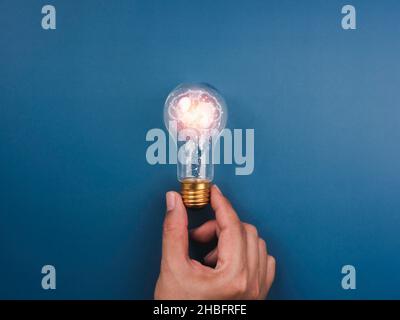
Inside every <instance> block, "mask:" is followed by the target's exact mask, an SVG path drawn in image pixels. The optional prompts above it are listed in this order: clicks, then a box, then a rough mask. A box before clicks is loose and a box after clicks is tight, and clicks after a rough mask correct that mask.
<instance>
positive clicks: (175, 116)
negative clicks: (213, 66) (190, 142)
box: [168, 90, 222, 132]
mask: <svg viewBox="0 0 400 320" xmlns="http://www.w3.org/2000/svg"><path fill="white" fill-rule="evenodd" d="M168 113H169V119H170V120H172V121H176V123H177V129H178V131H179V130H181V129H195V130H198V131H199V132H208V131H211V130H213V129H218V127H219V125H220V121H221V115H222V108H221V106H220V104H219V103H218V101H217V99H216V98H215V97H213V96H212V95H210V94H209V93H208V92H205V91H203V90H187V91H185V92H183V93H181V94H179V95H177V96H175V97H174V98H173V99H172V100H171V102H170V105H169V110H168Z"/></svg>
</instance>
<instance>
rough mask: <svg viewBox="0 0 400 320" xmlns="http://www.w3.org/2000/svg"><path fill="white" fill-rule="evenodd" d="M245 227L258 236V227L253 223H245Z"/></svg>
mask: <svg viewBox="0 0 400 320" xmlns="http://www.w3.org/2000/svg"><path fill="white" fill-rule="evenodd" d="M244 228H245V230H246V231H247V232H248V233H250V234H252V235H256V236H258V231H257V228H256V227H255V226H253V225H252V224H249V223H244Z"/></svg>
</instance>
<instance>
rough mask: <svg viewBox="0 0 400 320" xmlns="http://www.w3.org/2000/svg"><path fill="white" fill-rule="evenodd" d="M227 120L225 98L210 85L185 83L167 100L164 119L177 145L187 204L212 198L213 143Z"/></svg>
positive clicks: (196, 205)
mask: <svg viewBox="0 0 400 320" xmlns="http://www.w3.org/2000/svg"><path fill="white" fill-rule="evenodd" d="M226 119H227V109H226V104H225V100H224V98H223V97H222V96H221V95H220V94H219V93H218V91H217V90H216V89H215V88H213V87H211V86H210V85H207V84H181V85H179V86H178V87H176V88H175V89H174V90H173V91H172V92H171V93H170V94H169V95H168V97H167V100H166V101H165V105H164V121H165V125H166V127H167V129H168V130H169V132H170V134H171V136H172V137H173V138H174V140H175V142H176V144H177V152H178V154H177V173H178V180H179V181H180V182H181V187H182V189H181V194H182V199H183V202H184V204H185V206H186V207H189V208H201V207H203V206H205V205H206V204H207V203H208V202H209V200H210V186H211V181H212V180H213V177H214V166H213V163H212V153H213V146H214V145H215V143H214V142H215V141H217V139H218V138H219V135H220V133H221V131H222V129H224V127H225V124H226Z"/></svg>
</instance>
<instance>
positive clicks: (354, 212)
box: [0, 0, 400, 299]
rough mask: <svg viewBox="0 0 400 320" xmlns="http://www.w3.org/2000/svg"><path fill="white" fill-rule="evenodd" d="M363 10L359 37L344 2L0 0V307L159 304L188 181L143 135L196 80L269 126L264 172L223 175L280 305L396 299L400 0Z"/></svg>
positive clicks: (246, 122)
mask: <svg viewBox="0 0 400 320" xmlns="http://www.w3.org/2000/svg"><path fill="white" fill-rule="evenodd" d="M350 3H351V4H352V5H354V6H355V7H356V10H357V30H347V31H345V30H343V29H342V28H341V19H342V16H343V15H342V14H341V8H342V6H343V5H345V4H347V2H344V1H322V0H321V1H295V0H293V1H288V0H279V1H278V0H277V1H233V0H231V1H221V0H203V1H201V2H200V1H187V0H182V1H172V0H170V1H162V0H159V1H149V0H146V1H144V0H143V1H111V0H109V1H88V0H85V1H77V0H76V1H61V0H49V1H46V2H44V1H16V0H13V1H11V0H10V1H3V0H2V1H0V219H1V220H0V283H1V285H0V298H37V299H60V298H78V299H81V298H92V299H95V298H111V299H114V298H122V299H132V298H133V299H148V298H152V294H153V288H154V284H155V281H156V278H157V275H158V270H159V261H160V244H161V225H162V220H163V216H164V209H165V205H164V193H165V192H166V191H167V190H169V189H175V190H176V189H178V187H179V185H178V182H177V181H176V169H175V166H174V165H164V166H160V165H158V166H151V165H149V164H148V163H147V162H146V157H145V152H146V149H147V147H148V146H149V145H150V143H148V142H146V141H145V136H146V133H147V131H148V130H149V129H151V128H157V127H159V128H163V121H162V109H163V103H164V100H165V98H166V96H167V94H168V93H169V91H170V90H171V89H172V88H174V87H175V86H176V85H177V84H179V83H181V82H193V81H194V82H196V81H206V82H209V83H211V84H213V85H214V86H215V87H217V88H218V89H219V90H220V91H221V92H222V94H223V95H224V96H225V98H226V100H227V103H228V107H229V111H230V114H229V119H228V125H227V126H228V127H229V128H242V129H245V128H254V129H255V158H256V159H255V171H254V173H253V174H252V175H250V176H236V175H235V172H234V168H235V166H234V165H218V166H217V167H216V168H215V182H216V183H217V184H218V185H219V186H220V187H221V189H222V190H223V191H224V193H225V194H226V195H227V196H228V197H229V198H230V200H231V201H232V203H233V204H234V206H235V207H236V208H237V211H238V212H239V214H240V216H241V218H242V219H243V220H245V221H248V222H250V223H254V224H255V225H256V226H257V227H258V229H259V233H260V234H261V236H262V237H264V238H265V239H266V240H267V242H268V247H269V251H270V253H271V254H273V255H274V256H275V257H276V259H277V274H276V281H275V284H274V286H273V289H272V291H271V294H270V297H271V298H274V299H283V298H285V299H288V298H289V299H293V298H294V299H298V298H305V299H309V298H318V299H325V298H340V299H351V298H400V289H399V287H400V271H399V270H400V258H399V248H400V238H399V231H400V212H399V211H400V196H399V195H400V148H399V143H400V127H399V124H400V108H399V106H400V105H399V103H400V97H399V84H400V65H399V61H398V59H399V56H400V42H399V34H400V23H399V17H400V3H399V2H398V1H395V0H393V1H367V0H363V1H355V0H352V1H351V2H350ZM45 4H52V5H54V6H55V7H56V10H57V29H56V30H54V31H51V30H49V31H45V30H43V29H42V28H41V19H42V16H43V15H42V14H41V8H42V6H43V5H45ZM199 217H203V216H202V213H190V219H191V223H196V221H197V223H198V219H199ZM45 264H52V265H54V266H55V267H56V269H57V289H56V290H48V291H45V290H43V289H42V288H41V279H42V274H41V268H42V266H43V265H45ZM345 264H352V265H354V266H355V267H356V269H357V289H356V290H347V291H345V290H343V289H342V288H341V279H342V276H343V275H342V274H341V268H342V266H343V265H345Z"/></svg>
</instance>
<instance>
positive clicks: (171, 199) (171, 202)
mask: <svg viewBox="0 0 400 320" xmlns="http://www.w3.org/2000/svg"><path fill="white" fill-rule="evenodd" d="M165 199H166V201H167V211H171V210H174V208H175V193H174V192H173V191H168V192H167V194H166V195H165Z"/></svg>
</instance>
